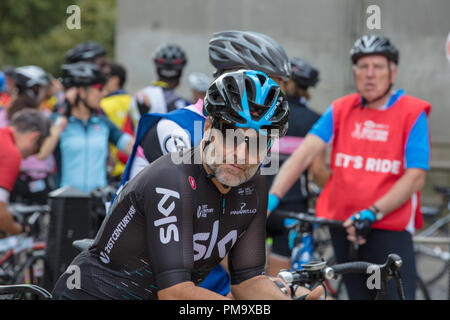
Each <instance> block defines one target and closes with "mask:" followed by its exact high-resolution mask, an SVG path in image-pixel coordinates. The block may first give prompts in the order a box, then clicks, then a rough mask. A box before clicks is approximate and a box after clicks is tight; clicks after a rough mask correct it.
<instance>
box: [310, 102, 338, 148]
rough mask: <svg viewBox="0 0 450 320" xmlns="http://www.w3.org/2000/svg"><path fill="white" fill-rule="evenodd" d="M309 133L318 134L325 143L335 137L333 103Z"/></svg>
mask: <svg viewBox="0 0 450 320" xmlns="http://www.w3.org/2000/svg"><path fill="white" fill-rule="evenodd" d="M308 133H309V134H314V135H316V136H318V137H319V138H320V139H322V140H323V141H324V142H325V143H329V142H330V141H331V138H332V137H333V105H331V106H329V107H328V109H327V110H326V111H325V113H324V114H323V115H322V116H321V117H320V118H319V120H317V122H316V123H315V124H314V126H313V127H312V128H311V130H309V132H308Z"/></svg>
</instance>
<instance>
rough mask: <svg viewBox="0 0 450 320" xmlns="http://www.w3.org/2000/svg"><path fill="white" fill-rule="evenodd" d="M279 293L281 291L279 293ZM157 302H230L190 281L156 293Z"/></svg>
mask: <svg viewBox="0 0 450 320" xmlns="http://www.w3.org/2000/svg"><path fill="white" fill-rule="evenodd" d="M278 291H280V290H278ZM280 292H281V291H280ZM158 299H159V300H230V299H229V298H226V297H224V296H222V295H220V294H218V293H215V292H213V291H211V290H208V289H205V288H202V287H198V286H196V285H194V283H193V282H191V281H185V282H181V283H178V284H176V285H174V286H171V287H169V288H166V289H163V290H160V291H158Z"/></svg>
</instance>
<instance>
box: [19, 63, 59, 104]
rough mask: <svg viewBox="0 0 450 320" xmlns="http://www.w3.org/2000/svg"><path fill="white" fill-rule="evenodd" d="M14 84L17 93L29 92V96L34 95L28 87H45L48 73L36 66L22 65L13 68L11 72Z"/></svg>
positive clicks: (48, 79) (47, 82)
mask: <svg viewBox="0 0 450 320" xmlns="http://www.w3.org/2000/svg"><path fill="white" fill-rule="evenodd" d="M13 79H14V84H15V85H16V88H17V89H18V90H19V94H24V93H29V94H31V96H33V97H34V96H35V95H36V94H37V92H34V94H32V93H31V91H30V89H34V88H36V87H46V86H48V85H49V84H50V77H49V75H48V74H47V73H46V72H45V71H44V70H43V69H42V68H41V67H38V66H23V67H18V68H16V69H15V70H14V74H13Z"/></svg>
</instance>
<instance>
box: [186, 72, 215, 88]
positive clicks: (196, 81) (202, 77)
mask: <svg viewBox="0 0 450 320" xmlns="http://www.w3.org/2000/svg"><path fill="white" fill-rule="evenodd" d="M188 79H189V86H190V87H191V89H193V90H195V91H199V92H206V91H207V90H208V88H209V84H210V83H211V78H210V77H208V76H207V75H206V74H204V73H201V72H194V73H191V74H190V75H189V78H188Z"/></svg>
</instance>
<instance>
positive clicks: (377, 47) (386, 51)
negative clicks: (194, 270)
mask: <svg viewBox="0 0 450 320" xmlns="http://www.w3.org/2000/svg"><path fill="white" fill-rule="evenodd" d="M375 54H376V55H382V56H385V57H386V58H387V59H388V60H389V61H392V62H394V63H395V64H398V60H399V53H398V50H397V48H396V47H395V46H394V45H393V44H392V43H391V41H390V40H389V39H388V38H385V37H381V36H377V35H364V36H362V37H361V38H359V39H358V40H356V41H355V44H354V45H353V47H352V49H351V50H350V56H351V59H352V62H353V64H356V62H357V61H358V59H359V58H361V57H364V56H368V55H375Z"/></svg>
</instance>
